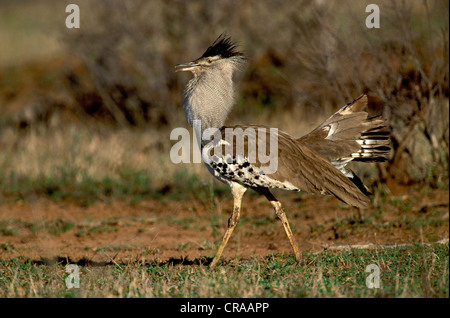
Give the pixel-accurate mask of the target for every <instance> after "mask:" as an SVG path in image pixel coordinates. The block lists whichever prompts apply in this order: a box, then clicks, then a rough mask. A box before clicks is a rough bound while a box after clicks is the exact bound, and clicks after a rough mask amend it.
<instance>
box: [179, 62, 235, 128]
mask: <svg viewBox="0 0 450 318" xmlns="http://www.w3.org/2000/svg"><path fill="white" fill-rule="evenodd" d="M233 105H234V83H233V79H232V74H231V73H230V74H227V73H226V72H225V73H224V72H223V70H222V72H213V73H201V74H198V75H195V76H194V78H193V79H191V80H190V82H189V83H188V85H187V86H186V89H185V91H184V104H183V109H184V112H185V114H186V119H187V121H188V122H189V125H191V126H193V124H194V120H200V121H201V131H202V133H203V131H204V130H205V129H207V128H221V127H222V126H223V125H224V124H225V120H226V119H227V116H228V114H229V112H230V111H231V109H232V108H233Z"/></svg>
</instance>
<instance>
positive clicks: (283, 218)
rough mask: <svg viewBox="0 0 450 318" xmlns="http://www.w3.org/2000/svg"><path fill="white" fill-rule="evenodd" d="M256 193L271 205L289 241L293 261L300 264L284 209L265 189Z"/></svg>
mask: <svg viewBox="0 0 450 318" xmlns="http://www.w3.org/2000/svg"><path fill="white" fill-rule="evenodd" d="M257 191H258V192H260V193H261V194H264V195H265V196H266V198H267V200H269V202H270V204H272V206H273V207H274V209H275V213H276V214H277V217H278V218H279V219H280V220H281V223H282V224H283V228H284V231H285V232H286V235H287V237H288V239H289V243H291V247H292V250H293V251H294V255H295V260H296V261H297V263H300V260H301V256H300V253H299V251H298V246H297V243H296V242H295V239H294V234H292V231H291V227H290V226H289V222H288V219H287V217H286V213H285V212H284V208H283V206H282V205H281V202H280V201H278V200H277V199H276V198H275V197H274V196H273V194H272V193H271V192H270V191H269V189H267V188H262V189H257Z"/></svg>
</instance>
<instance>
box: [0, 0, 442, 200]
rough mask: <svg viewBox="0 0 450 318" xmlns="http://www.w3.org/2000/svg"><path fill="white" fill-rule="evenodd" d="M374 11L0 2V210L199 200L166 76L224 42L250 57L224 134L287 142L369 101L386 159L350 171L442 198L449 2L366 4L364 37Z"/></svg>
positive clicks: (358, 4)
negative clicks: (260, 129) (382, 123)
mask: <svg viewBox="0 0 450 318" xmlns="http://www.w3.org/2000/svg"><path fill="white" fill-rule="evenodd" d="M372 2H373V1H363V0H361V1H360V0H346V1H342V0H339V1H337V0H335V1H332V0H330V1H323V0H295V1H288V0H271V1H256V0H240V1H231V0H230V1H214V2H213V1H206V0H189V1H188V0H171V1H163V0H151V1H144V0H133V1H119V0H109V1H88V0H84V1H75V0H70V1H56V2H55V1H47V0H41V1H31V0H30V1H28V0H21V1H12V0H10V1H8V0H0V43H1V45H0V200H2V199H8V198H14V199H17V198H19V199H20V198H29V197H33V196H36V197H39V196H40V195H42V194H45V195H49V196H52V197H58V198H63V199H64V198H70V197H74V196H75V198H76V197H77V193H78V196H79V197H80V198H81V197H83V198H84V199H85V200H86V198H89V197H91V196H92V197H93V198H108V197H110V196H119V197H121V196H122V195H127V194H128V193H133V195H136V196H137V197H138V198H139V197H148V196H154V195H158V196H161V195H165V194H167V193H170V192H171V193H172V194H173V193H174V191H177V190H176V189H179V187H180V185H181V187H183V188H186V187H191V190H192V192H193V193H195V190H196V189H197V187H204V185H205V182H209V181H210V180H212V177H210V176H208V175H207V174H208V172H207V171H206V169H204V167H202V164H181V165H175V164H173V163H172V162H171V161H170V158H169V151H170V148H171V146H172V145H173V143H174V142H173V141H170V140H169V134H170V131H171V130H172V129H173V128H175V127H187V126H188V125H187V123H186V121H185V118H184V113H183V110H182V102H183V97H182V92H183V89H184V86H185V85H186V83H187V81H188V80H189V78H190V75H189V74H180V73H175V72H174V65H175V64H178V63H181V62H187V61H190V60H192V59H195V58H197V57H199V56H200V55H201V54H202V53H203V51H204V50H205V49H206V47H207V46H208V45H210V44H211V42H212V41H214V40H215V39H216V38H217V36H218V35H219V34H221V33H223V32H226V33H227V34H229V35H230V36H232V38H233V39H234V40H237V41H238V42H239V45H240V48H242V49H243V50H244V51H245V53H246V55H247V56H248V57H249V64H248V67H247V69H246V71H245V74H244V75H243V79H242V83H241V85H240V91H239V96H238V99H237V105H236V107H235V109H234V111H233V112H232V114H231V115H230V118H229V123H254V124H268V125H272V126H275V127H279V128H280V129H282V130H284V131H286V132H288V133H290V134H292V135H294V136H300V135H302V134H304V133H306V132H308V130H310V129H312V128H314V127H315V126H316V125H318V124H319V123H320V122H321V121H323V120H324V119H325V118H327V117H328V116H330V115H331V113H332V112H333V111H335V110H336V109H337V108H338V107H341V106H342V105H344V104H346V103H347V102H349V101H351V100H353V99H354V98H356V97H358V96H359V95H361V94H362V93H367V94H368V95H369V107H370V110H371V112H372V113H373V114H380V113H381V114H383V116H385V118H386V119H387V120H388V121H389V124H390V126H391V129H392V147H393V151H392V154H391V157H390V159H389V161H388V162H387V163H383V164H373V165H369V166H368V167H367V166H366V167H365V168H359V167H358V168H357V170H359V171H360V173H362V174H363V177H364V178H365V179H366V181H368V183H370V184H372V185H373V186H378V185H380V184H383V183H385V182H391V181H393V182H396V183H402V184H407V185H410V184H426V185H427V186H431V187H446V188H448V177H449V174H448V162H449V99H448V98H449V86H448V82H449V68H448V59H449V42H448V41H449V40H448V37H449V2H448V1H447V0H423V1H422V0H415V1H399V0H396V1H390V0H389V1H376V3H377V4H378V6H379V8H380V16H381V18H380V24H381V27H380V28H379V29H368V28H366V26H365V20H366V17H367V15H368V14H369V13H366V12H365V8H366V6H367V5H368V4H370V3H372ZM70 3H76V4H78V5H79V8H80V16H81V19H80V24H81V27H80V28H79V29H67V28H66V27H65V20H66V17H67V15H68V13H66V12H65V8H66V6H67V5H68V4H70ZM177 186H178V188H177Z"/></svg>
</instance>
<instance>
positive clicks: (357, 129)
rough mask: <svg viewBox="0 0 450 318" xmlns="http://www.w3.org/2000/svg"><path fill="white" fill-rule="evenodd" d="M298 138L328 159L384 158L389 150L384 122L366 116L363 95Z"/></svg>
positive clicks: (378, 159) (365, 103)
mask: <svg viewBox="0 0 450 318" xmlns="http://www.w3.org/2000/svg"><path fill="white" fill-rule="evenodd" d="M297 140H298V141H299V142H300V143H302V144H304V145H307V146H308V147H310V148H312V149H314V150H315V151H316V152H317V153H319V154H321V155H322V156H323V157H325V158H328V159H329V160H330V161H335V160H341V159H350V160H359V161H384V160H385V159H386V157H387V155H388V153H389V131H388V129H387V125H386V122H385V121H384V120H383V119H381V118H379V117H374V118H368V113H367V96H366V95H362V96H360V97H359V98H357V99H355V100H354V101H353V102H351V103H349V104H347V105H345V106H344V107H342V108H341V109H339V110H338V111H337V112H336V113H335V114H333V115H332V116H331V117H330V118H328V119H327V120H326V121H325V122H324V123H322V124H321V125H320V126H318V127H317V128H316V129H314V130H313V131H311V132H310V133H309V134H307V135H305V136H303V137H300V138H298V139H297Z"/></svg>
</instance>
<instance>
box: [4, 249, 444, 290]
mask: <svg viewBox="0 0 450 318" xmlns="http://www.w3.org/2000/svg"><path fill="white" fill-rule="evenodd" d="M115 248H117V247H110V249H111V250H114V249H115ZM120 248H122V247H120ZM180 248H181V249H182V248H183V246H180ZM448 253H449V246H448V243H446V244H440V245H434V246H430V245H421V244H415V245H411V246H408V247H398V248H382V247H379V248H376V249H353V250H349V251H341V252H333V251H324V252H321V253H318V254H317V253H316V254H315V253H309V252H306V253H304V254H303V262H302V264H300V265H297V264H295V263H294V259H293V257H292V256H291V255H289V256H287V255H281V254H271V255H269V256H267V257H264V258H250V259H240V258H232V259H229V260H226V261H223V262H222V263H221V264H220V266H218V267H217V268H216V269H214V270H211V269H209V268H208V267H206V266H205V264H206V263H208V261H209V259H206V258H205V259H197V260H195V261H191V262H189V261H185V260H169V261H168V262H164V263H157V262H156V261H155V262H153V263H145V264H143V263H141V262H139V261H135V262H131V263H127V264H106V265H103V266H93V265H89V264H86V263H85V264H80V265H79V267H80V288H79V289H67V288H66V285H65V283H64V282H65V278H66V277H67V274H66V273H65V265H67V261H62V262H60V263H57V264H52V265H49V264H45V263H44V262H36V261H30V260H27V259H12V260H3V261H0V274H1V275H0V297H157V298H159V297H189V298H191V297H194V298H195V297H269V298H271V297H449V283H448V282H449V260H448ZM183 262H184V263H183ZM370 264H375V265H377V266H378V267H379V269H380V288H373V289H369V288H367V287H366V279H367V276H368V275H369V273H366V272H365V269H366V267H367V266H368V265H370Z"/></svg>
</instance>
